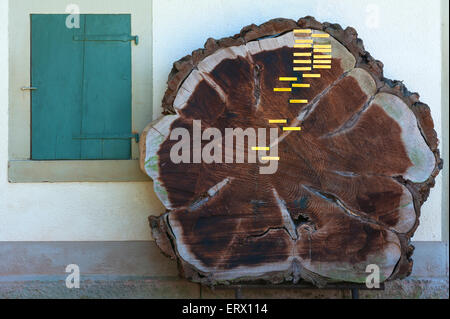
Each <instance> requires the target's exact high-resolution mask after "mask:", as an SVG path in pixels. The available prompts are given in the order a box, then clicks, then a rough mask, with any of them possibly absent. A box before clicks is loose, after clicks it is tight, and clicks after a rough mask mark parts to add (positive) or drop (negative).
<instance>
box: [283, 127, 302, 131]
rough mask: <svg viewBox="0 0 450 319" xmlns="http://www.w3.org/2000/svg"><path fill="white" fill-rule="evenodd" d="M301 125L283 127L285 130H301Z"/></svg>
mask: <svg viewBox="0 0 450 319" xmlns="http://www.w3.org/2000/svg"><path fill="white" fill-rule="evenodd" d="M301 130H302V129H301V128H300V127H283V131H301Z"/></svg>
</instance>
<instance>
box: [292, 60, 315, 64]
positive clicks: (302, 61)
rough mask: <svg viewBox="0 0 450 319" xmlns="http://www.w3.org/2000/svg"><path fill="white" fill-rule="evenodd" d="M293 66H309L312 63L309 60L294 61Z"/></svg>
mask: <svg viewBox="0 0 450 319" xmlns="http://www.w3.org/2000/svg"><path fill="white" fill-rule="evenodd" d="M294 63H295V64H310V63H312V61H311V60H294Z"/></svg>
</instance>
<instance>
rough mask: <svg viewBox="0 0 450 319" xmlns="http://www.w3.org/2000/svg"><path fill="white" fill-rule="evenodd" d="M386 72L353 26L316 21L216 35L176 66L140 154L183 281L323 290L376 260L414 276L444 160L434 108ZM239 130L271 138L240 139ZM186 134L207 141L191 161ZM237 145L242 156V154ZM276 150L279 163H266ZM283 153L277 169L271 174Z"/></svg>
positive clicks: (354, 277) (385, 273) (393, 274)
mask: <svg viewBox="0 0 450 319" xmlns="http://www.w3.org/2000/svg"><path fill="white" fill-rule="evenodd" d="M298 30H302V31H298ZM305 30H306V31H305ZM307 30H310V33H307V32H308V31H307ZM311 42H313V44H311ZM298 44H302V45H298ZM308 44H311V46H312V45H314V46H312V47H311V48H307V47H308V46H309V45H308ZM330 45H331V48H332V50H331V51H332V52H326V51H327V50H326V49H327V48H328V46H330ZM321 48H325V50H320V49H321ZM316 49H317V50H316ZM312 51H314V52H312ZM320 51H325V52H320ZM308 52H310V53H311V52H312V54H311V56H308ZM299 53H301V54H299ZM294 54H295V55H294ZM327 55H331V57H327ZM294 60H297V61H295V62H294ZM299 60H300V61H299ZM304 60H311V62H313V63H307V62H305V61H304ZM326 60H330V61H331V64H329V63H327V62H326ZM313 65H314V66H313ZM323 65H331V68H326V67H320V66H323ZM317 66H319V67H318V68H317ZM297 67H299V68H302V69H295V71H294V68H297ZM305 67H311V70H310V71H305V70H306V69H305ZM382 69H383V65H382V63H381V62H379V61H376V60H374V59H373V58H372V57H371V56H370V54H369V53H368V52H366V51H365V50H364V47H363V44H362V40H360V39H358V38H357V33H356V31H355V30H354V29H353V28H350V27H349V28H347V29H345V30H343V29H342V28H341V27H340V26H339V25H334V24H329V23H323V24H322V23H319V22H317V21H316V20H314V18H312V17H306V18H302V19H300V20H299V21H298V22H295V21H293V20H286V19H276V20H271V21H269V22H267V23H264V24H263V25H261V26H255V25H251V26H248V27H245V28H244V29H243V30H242V31H241V33H240V34H237V35H235V36H233V37H230V38H225V39H221V40H214V39H208V41H207V42H206V44H205V48H204V49H200V50H197V51H194V52H193V53H192V55H190V56H187V57H184V58H183V59H181V60H180V61H178V62H176V63H175V64H174V68H173V70H172V72H171V74H170V75H169V81H168V89H167V92H166V94H165V97H164V100H163V105H162V106H163V109H164V114H163V115H164V116H163V117H161V118H160V119H159V120H158V121H156V122H153V123H151V124H150V125H149V126H148V127H147V128H146V129H145V131H144V132H143V134H142V138H141V142H140V149H141V167H142V169H143V170H144V171H145V172H146V173H147V174H148V175H149V176H150V177H151V178H152V179H153V181H154V187H155V192H156V194H157V195H158V197H159V198H160V200H161V201H162V203H163V204H164V206H165V207H166V208H167V212H166V213H165V214H164V215H162V216H160V217H151V218H150V221H151V227H152V230H153V236H154V237H155V240H156V241H157V243H158V245H159V247H160V248H161V249H162V251H163V252H164V253H165V254H167V255H168V256H171V257H172V258H176V259H177V260H178V262H179V265H180V270H181V272H182V275H183V276H185V277H186V278H189V279H191V280H194V281H197V282H202V283H204V284H209V285H214V284H217V283H224V282H227V283H231V282H244V281H245V282H248V281H254V280H265V281H268V282H272V283H279V282H286V281H291V282H297V281H298V280H300V279H304V280H307V281H310V282H313V283H314V284H316V285H318V286H323V285H325V284H326V283H327V282H330V281H347V282H357V283H363V282H365V280H366V277H367V275H368V273H367V272H366V268H367V266H368V265H371V264H375V265H377V266H378V267H379V269H380V280H381V281H385V280H388V279H394V278H403V277H405V276H408V275H409V273H410V272H411V268H412V259H411V255H412V252H413V246H412V245H410V238H411V237H412V235H413V234H414V231H415V229H416V228H417V226H418V223H419V215H420V207H421V206H422V204H423V203H424V201H425V200H426V199H427V197H428V194H429V191H430V188H431V187H433V186H434V179H435V177H436V176H437V174H438V173H439V170H440V169H441V168H442V161H441V159H440V157H439V150H438V148H437V147H438V140H437V137H436V133H435V131H434V129H433V121H432V119H431V116H430V110H429V108H428V106H426V105H425V104H423V103H421V102H419V95H418V94H417V93H410V92H409V91H408V90H407V89H406V88H405V87H404V86H403V84H402V83H401V82H397V81H391V80H388V79H385V78H384V77H383V72H382ZM298 70H301V71H298ZM309 74H320V77H311V76H309ZM285 78H288V79H285ZM286 80H288V81H286ZM276 88H284V89H286V88H291V91H290V92H288V91H286V92H284V91H283V90H281V92H280V90H274V89H276ZM299 100H306V101H302V102H303V103H298V102H299ZM274 119H275V120H277V119H278V120H279V119H285V120H286V123H272V122H273V121H272V120H274ZM198 121H201V122H198ZM198 123H201V124H200V127H199V125H198ZM286 127H291V128H292V127H293V128H301V130H300V131H298V130H286V129H285V128H286ZM229 128H231V129H237V128H240V129H242V131H246V130H247V129H255V132H258V133H259V132H262V131H263V132H265V133H266V134H265V135H261V136H259V135H258V140H255V139H253V140H252V138H251V137H250V138H248V139H247V140H245V139H243V140H240V141H238V140H236V141H235V144H234V145H231V146H230V145H229V144H227V142H226V140H227V137H229V136H230V131H227V129H229ZM180 129H185V130H184V131H185V132H189V136H190V137H192V139H193V136H195V134H196V132H197V133H198V132H200V134H201V133H202V132H203V133H205V132H208V136H209V140H206V141H205V140H203V141H201V142H198V143H196V142H194V141H191V140H189V141H185V143H184V144H182V145H181V146H182V147H184V149H183V148H181V150H183V151H185V150H186V149H187V150H188V151H189V156H188V157H187V158H188V159H189V160H188V161H186V162H181V163H178V164H177V163H175V162H174V161H173V156H172V157H171V151H173V150H174V149H177V152H176V154H179V151H180V149H178V148H180V139H179V137H180V136H178V133H179V132H181V130H180ZM270 129H272V131H271V130H270ZM261 130H262V131H261ZM271 132H275V133H277V134H276V137H275V138H274V139H272V136H271ZM231 137H232V136H231ZM210 141H211V142H210ZM255 146H258V147H270V150H269V151H267V150H265V151H252V147H255ZM230 147H234V151H236V152H237V151H238V150H239V151H242V152H243V154H244V155H245V156H244V158H241V159H239V158H234V156H231V157H230V156H229V153H227V151H229V150H230ZM273 150H277V157H279V160H278V161H276V159H274V158H272V159H269V160H267V159H263V158H262V157H264V156H268V155H271V154H272V151H273ZM202 151H203V152H207V154H213V155H215V156H217V157H215V159H216V160H215V161H213V162H211V163H209V162H205V161H204V160H203V158H202V157H201V154H202ZM227 154H228V155H227ZM172 155H173V154H172ZM232 155H233V154H232ZM227 156H228V157H227ZM252 156H253V157H255V156H257V159H256V161H254V162H251V160H250V159H251V157H252ZM185 158H186V157H185ZM243 159H244V160H243ZM274 161H276V167H277V168H276V170H275V171H274V172H273V173H272V174H268V173H262V171H263V169H262V168H268V167H269V166H270V165H272V164H274V165H275V163H273V162H274Z"/></svg>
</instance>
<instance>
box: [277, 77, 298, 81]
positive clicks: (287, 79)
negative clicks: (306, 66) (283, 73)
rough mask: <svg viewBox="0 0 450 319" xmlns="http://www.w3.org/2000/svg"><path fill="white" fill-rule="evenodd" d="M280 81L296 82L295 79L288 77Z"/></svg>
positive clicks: (281, 78)
mask: <svg viewBox="0 0 450 319" xmlns="http://www.w3.org/2000/svg"><path fill="white" fill-rule="evenodd" d="M280 81H297V78H294V77H292V78H290V77H280Z"/></svg>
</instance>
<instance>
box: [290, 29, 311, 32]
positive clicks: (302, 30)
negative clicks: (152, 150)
mask: <svg viewBox="0 0 450 319" xmlns="http://www.w3.org/2000/svg"><path fill="white" fill-rule="evenodd" d="M311 32H312V30H311V29H295V30H294V33H311Z"/></svg>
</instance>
